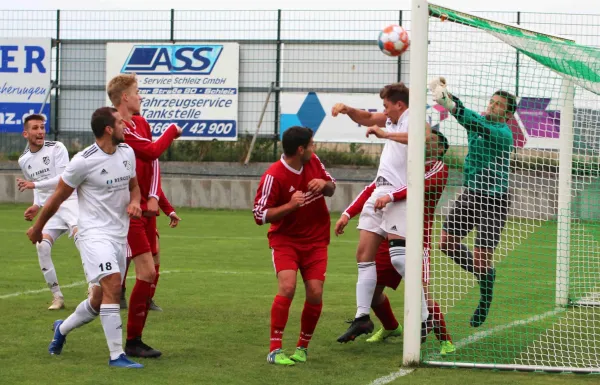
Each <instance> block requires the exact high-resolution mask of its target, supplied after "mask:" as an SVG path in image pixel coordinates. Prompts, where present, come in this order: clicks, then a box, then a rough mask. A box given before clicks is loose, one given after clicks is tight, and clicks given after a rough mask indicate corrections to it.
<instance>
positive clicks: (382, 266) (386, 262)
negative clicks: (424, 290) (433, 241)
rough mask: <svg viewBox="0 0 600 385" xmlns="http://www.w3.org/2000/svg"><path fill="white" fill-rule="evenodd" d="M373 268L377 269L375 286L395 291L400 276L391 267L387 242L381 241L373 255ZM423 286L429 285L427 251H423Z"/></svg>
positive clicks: (400, 278)
mask: <svg viewBox="0 0 600 385" xmlns="http://www.w3.org/2000/svg"><path fill="white" fill-rule="evenodd" d="M375 267H376V269H377V285H380V286H386V287H389V288H392V289H394V290H396V289H397V288H398V285H399V284H400V281H402V276H401V275H400V273H398V271H397V270H396V268H395V267H394V265H392V259H391V258H390V252H389V246H388V243H387V241H383V242H382V243H381V245H380V246H379V249H378V250H377V254H376V255H375ZM422 279H423V284H424V285H427V284H428V283H429V249H428V248H425V249H423V275H422Z"/></svg>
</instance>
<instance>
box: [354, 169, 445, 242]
mask: <svg viewBox="0 0 600 385" xmlns="http://www.w3.org/2000/svg"><path fill="white" fill-rule="evenodd" d="M447 182H448V166H447V165H446V164H444V162H442V161H441V160H440V161H428V162H427V163H425V207H424V218H423V230H424V231H423V234H424V235H423V247H426V248H430V246H431V245H430V244H431V228H432V225H433V218H434V216H435V208H436V207H437V204H438V202H439V200H440V197H441V196H442V193H443V192H444V188H445V187H446V184H447ZM373 191H375V182H373V183H371V184H370V185H368V186H367V187H365V189H364V190H363V191H362V192H361V193H360V194H359V195H358V196H357V197H356V199H354V201H353V202H352V203H351V204H350V206H348V208H347V209H346V211H344V214H346V215H347V216H348V217H350V218H352V217H354V216H356V215H358V214H360V212H361V211H362V208H363V206H364V205H365V203H366V202H367V200H369V197H370V196H371V194H373ZM406 192H407V188H406V186H402V187H400V188H399V189H397V190H394V191H392V192H391V193H390V194H389V195H390V197H391V198H392V202H395V201H399V200H402V199H406Z"/></svg>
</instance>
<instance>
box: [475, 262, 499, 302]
mask: <svg viewBox="0 0 600 385" xmlns="http://www.w3.org/2000/svg"><path fill="white" fill-rule="evenodd" d="M495 281H496V269H494V268H491V269H488V271H487V272H486V273H485V274H481V275H480V276H479V292H480V293H481V301H482V302H484V303H486V304H487V306H489V305H490V304H491V303H492V298H493V296H494V282H495Z"/></svg>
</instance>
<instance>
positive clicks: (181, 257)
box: [0, 205, 600, 385]
mask: <svg viewBox="0 0 600 385" xmlns="http://www.w3.org/2000/svg"><path fill="white" fill-rule="evenodd" d="M24 209H25V207H24V206H14V205H2V206H0V218H1V221H0V241H1V242H2V244H3V245H4V246H3V247H2V250H1V251H0V256H1V257H0V262H1V263H2V267H3V268H2V269H1V270H0V314H2V316H1V317H0V342H1V344H0V383H2V384H40V383H52V384H53V385H57V384H63V383H65V384H97V383H102V384H113V383H132V382H135V383H144V384H188V383H199V384H275V383H281V384H283V383H286V384H290V383H297V384H365V385H366V384H371V383H375V384H383V383H386V382H385V379H382V378H381V377H384V376H388V375H390V374H391V373H394V375H393V376H392V377H389V378H388V379H392V378H395V377H396V376H397V375H398V374H399V373H398V370H399V369H400V367H399V364H400V362H401V356H402V339H401V338H399V339H397V340H394V341H390V342H387V343H384V344H380V345H372V344H368V343H365V342H364V339H362V340H357V341H356V342H354V343H350V344H346V345H340V344H338V343H337V342H335V339H336V338H337V336H338V335H339V334H341V332H343V331H344V330H345V328H346V327H347V325H346V324H345V323H344V321H345V320H346V319H348V318H351V317H352V316H353V315H354V311H355V299H354V298H355V282H356V264H355V260H354V251H355V247H356V239H357V234H356V233H355V232H354V231H349V232H347V234H346V235H345V236H344V238H342V239H333V240H332V244H331V247H330V251H329V255H330V262H329V267H328V273H327V282H326V285H325V295H324V308H323V314H322V317H321V321H320V323H319V326H318V327H317V330H316V333H315V337H314V339H313V342H312V343H311V348H310V355H309V362H308V363H306V364H304V365H296V366H295V367H288V368H280V367H274V366H271V365H268V364H267V363H266V354H267V353H268V340H269V313H270V306H271V302H272V299H273V296H274V294H275V290H276V280H275V277H274V275H273V271H272V269H273V268H272V263H271V256H270V252H269V250H268V248H267V241H266V237H265V233H266V230H267V228H266V227H258V226H256V225H255V224H254V221H253V218H252V214H251V213H250V212H245V211H203V210H181V212H180V215H181V216H182V218H183V221H182V223H181V225H180V227H179V228H177V229H169V228H168V227H167V226H166V225H167V220H166V218H165V217H164V216H161V217H160V218H159V227H160V230H161V251H162V253H161V254H162V263H161V270H162V271H163V274H162V276H161V279H160V282H159V285H158V290H157V294H156V297H155V299H156V302H157V303H158V304H159V305H161V306H162V307H163V308H164V310H165V311H164V312H162V313H156V312H152V313H151V314H150V316H149V319H148V323H147V328H146V331H145V333H144V337H145V338H144V339H145V341H147V342H148V343H149V344H150V345H152V346H155V347H156V348H158V349H160V350H162V351H163V356H162V357H161V358H160V359H158V360H145V361H143V363H144V364H146V368H145V369H143V370H141V371H125V370H115V369H112V370H111V369H109V368H108V366H107V359H108V357H107V356H108V352H107V347H106V342H105V340H104V336H103V333H102V328H101V325H100V323H99V321H94V322H93V323H91V324H89V325H87V326H84V327H83V328H81V329H78V330H75V331H73V332H72V334H70V335H69V337H68V339H67V344H66V345H65V348H64V350H63V354H62V355H60V356H49V355H48V353H47V350H46V349H47V346H48V343H49V341H50V339H51V336H52V334H51V332H50V326H51V324H52V322H53V321H54V320H55V319H58V318H65V317H67V316H68V315H69V314H70V312H71V311H72V310H73V309H74V307H75V306H76V305H77V304H78V303H79V302H80V301H81V300H82V299H83V298H84V297H85V295H86V288H87V285H86V284H85V283H84V282H83V279H84V277H83V273H82V269H81V262H80V259H79V256H78V254H77V251H76V249H75V247H74V246H73V244H72V242H71V240H69V239H60V240H59V241H58V242H57V244H56V246H55V247H54V250H53V256H54V263H55V266H56V269H57V272H58V276H59V280H60V283H61V286H62V287H63V293H64V294H65V298H66V301H67V307H68V308H67V309H66V310H64V311H60V312H49V311H48V310H46V308H47V307H48V305H49V302H50V294H49V292H47V291H44V290H43V289H44V282H43V279H42V275H41V273H40V271H39V265H38V262H37V257H36V255H35V249H34V247H33V246H32V245H31V244H30V243H29V241H28V240H27V237H26V236H25V231H26V229H27V227H28V223H26V222H25V221H23V219H22V213H23V210H24ZM333 217H334V218H337V217H336V216H335V215H333ZM511 226H512V227H511ZM517 226H523V224H520V225H517V224H514V223H513V224H510V226H509V228H508V229H507V234H509V235H510V232H511V231H516V230H515V227H517ZM552 231H555V225H553V224H551V223H550V224H548V225H544V226H542V227H540V228H538V229H537V230H536V231H533V230H532V231H531V232H530V234H529V237H528V238H527V239H524V240H522V242H519V244H518V245H517V244H513V245H510V246H511V247H510V249H511V250H512V251H508V252H507V257H506V258H505V260H504V261H503V262H502V263H501V264H499V265H498V266H499V268H498V272H499V278H498V286H497V293H498V294H497V296H496V298H495V302H494V307H493V309H492V313H491V314H490V319H489V320H488V322H487V323H486V324H485V325H484V326H483V327H482V328H481V329H482V331H483V332H485V331H487V332H488V334H480V335H479V337H477V338H476V339H474V338H473V335H475V334H476V332H480V331H479V330H477V331H474V330H473V329H471V328H469V327H468V316H469V315H470V314H471V312H472V311H473V308H474V306H475V304H476V300H477V298H478V297H477V295H478V294H477V287H475V286H473V282H472V279H471V278H470V277H469V276H468V275H467V274H464V273H461V272H460V271H459V270H458V269H457V268H456V267H455V266H453V265H452V264H449V263H446V262H447V261H446V260H445V259H442V257H440V256H439V255H438V254H435V255H434V257H433V258H434V278H433V284H434V288H435V289H434V292H435V293H436V296H438V297H441V296H442V294H443V293H444V292H445V293H446V294H444V295H445V296H444V297H442V298H440V299H441V300H442V301H441V302H442V305H443V306H444V307H445V308H446V309H447V310H448V316H447V319H448V323H449V327H450V332H451V333H452V334H453V337H454V341H455V342H456V343H457V345H458V346H460V347H461V349H459V351H458V352H457V355H456V359H457V360H460V361H469V360H472V359H477V360H479V362H485V361H486V359H490V360H494V361H490V362H509V363H514V362H515V360H525V359H526V358H531V357H532V356H531V354H527V351H528V347H530V346H532V345H531V344H532V343H533V342H534V341H536V340H540V338H542V337H543V336H544V335H545V334H547V335H548V338H551V337H552V336H551V332H550V333H545V330H546V329H547V328H548V327H552V325H553V324H556V325H561V323H560V322H561V319H562V320H564V319H568V317H566V316H565V315H566V314H568V313H569V311H567V312H564V313H556V314H552V315H550V316H547V317H546V318H544V319H543V320H541V321H539V322H532V323H530V324H528V325H517V324H515V325H513V326H514V327H513V326H511V323H514V322H515V321H518V320H523V319H527V318H530V317H532V316H536V315H540V314H543V313H546V312H548V311H552V310H553V309H554V308H553V306H552V304H553V298H554V297H553V291H554V275H553V274H554V273H553V260H552V259H551V258H547V259H545V260H544V259H543V258H542V257H540V259H535V260H531V255H532V250H534V249H537V250H538V251H539V250H542V249H543V248H544V247H546V248H550V249H547V250H545V251H544V253H542V254H541V255H544V254H547V255H552V253H553V252H554V253H555V250H554V251H553V250H551V249H552V247H553V246H552V244H549V243H548V242H549V241H548V239H551V238H548V237H551V235H552ZM596 235H599V234H596ZM599 236H600V235H599ZM506 238H508V237H506ZM548 244H549V246H548ZM519 260H528V261H530V262H529V263H527V264H525V265H523V264H519V263H518V261H519ZM544 261H545V262H544ZM544 263H545V265H544ZM436 266H439V267H440V269H438V270H439V271H436ZM448 277H454V278H453V284H452V285H449V282H448ZM132 283H133V281H132V280H131V279H130V280H129V281H128V286H129V287H130V288H131V287H132ZM520 292H526V293H527V296H530V297H531V299H528V300H524V301H516V300H515V293H517V294H516V295H518V296H519V298H522V297H523V295H521V294H518V293H520ZM303 297H304V294H303V290H302V288H301V287H299V290H298V293H297V296H296V299H295V300H294V303H293V305H292V310H291V312H290V320H289V323H288V327H287V329H286V335H285V339H284V348H285V349H286V350H287V351H288V352H289V351H291V350H292V349H293V347H294V346H295V343H296V340H297V337H298V332H299V319H300V312H301V309H302V303H303ZM528 298H529V297H528ZM535 298H537V300H535V301H534V299H535ZM390 299H391V301H392V305H393V306H394V308H395V309H396V314H397V316H398V318H399V319H400V320H401V319H402V313H403V310H402V309H403V290H402V286H401V288H400V289H399V290H398V292H391V294H390ZM126 316H127V313H126V312H122V317H123V320H125V319H126ZM592 319H596V320H597V319H598V318H597V317H596V318H594V317H592ZM567 324H568V322H566V323H565V325H566V326H565V327H566V328H567V334H568V332H569V325H571V328H577V325H572V324H569V325H567ZM502 327H504V328H505V329H502ZM596 330H597V329H596ZM534 331H537V332H534ZM572 331H573V330H571V332H572ZM575 331H576V330H575ZM554 340H555V341H556V340H557V339H554ZM515 341H519V342H515ZM558 341H560V340H558ZM424 349H425V350H424V355H425V358H426V359H431V360H435V359H439V357H436V355H435V352H436V351H437V343H436V342H435V339H434V337H433V336H430V337H429V340H428V342H427V343H426V345H425V347H424ZM538 351H539V352H538ZM486 352H487V354H488V355H489V357H486ZM535 354H541V355H543V354H546V355H549V354H552V352H548V351H544V349H543V348H540V349H536V353H535ZM592 359H593V358H592ZM596 359H597V358H596ZM374 381H375V382H374ZM377 381H378V382H377ZM598 381H600V378H599V377H598V376H578V375H573V374H563V375H551V374H539V373H538V374H534V373H515V372H499V371H487V370H470V369H440V368H432V367H426V366H424V367H419V368H416V369H415V370H414V371H413V372H411V373H410V374H408V375H406V376H402V377H398V378H396V379H395V380H393V382H391V383H393V384H401V383H410V384H436V383H438V384H471V383H485V384H507V383H521V384H559V383H560V384H564V383H568V384H575V383H586V384H587V383H589V384H597V383H598Z"/></svg>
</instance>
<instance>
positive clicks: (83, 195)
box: [27, 107, 143, 368]
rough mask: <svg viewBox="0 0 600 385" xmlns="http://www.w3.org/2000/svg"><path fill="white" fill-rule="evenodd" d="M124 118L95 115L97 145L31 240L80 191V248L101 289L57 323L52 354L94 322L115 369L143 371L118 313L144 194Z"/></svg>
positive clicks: (71, 172) (110, 111) (69, 175)
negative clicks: (127, 345) (131, 233)
mask: <svg viewBox="0 0 600 385" xmlns="http://www.w3.org/2000/svg"><path fill="white" fill-rule="evenodd" d="M123 127H124V123H123V118H122V117H121V115H120V114H119V113H118V112H117V110H116V109H114V108H111V107H103V108H99V109H97V110H96V111H95V112H94V114H93V115H92V131H93V132H94V136H95V137H96V143H95V144H93V145H91V146H90V147H88V148H86V149H85V150H83V151H81V152H80V153H78V154H77V155H75V156H74V157H73V160H71V162H70V163H69V164H68V165H67V168H66V169H65V171H64V172H63V174H62V175H61V177H60V180H59V182H58V186H57V187H56V191H55V192H54V194H52V196H51V197H50V198H49V199H48V201H47V202H46V206H45V207H44V210H43V211H42V213H41V214H40V217H39V218H38V220H37V222H36V223H35V224H34V225H33V227H31V228H30V229H29V231H28V232H27V235H28V236H29V239H30V240H31V241H32V242H34V243H35V242H39V241H40V240H41V239H42V229H43V227H44V225H45V224H46V222H48V220H49V219H50V218H51V217H52V216H53V215H54V213H55V212H56V211H57V210H58V208H59V206H60V205H61V203H62V202H64V201H65V200H66V199H68V198H69V196H70V195H71V194H72V193H73V191H74V190H75V189H77V194H78V197H79V221H78V227H79V231H78V233H77V235H76V236H75V245H76V246H77V248H78V249H79V253H80V254H81V259H82V261H83V268H84V270H85V275H86V277H87V280H88V282H90V283H93V284H96V285H95V286H94V287H93V289H92V295H91V296H90V297H88V298H87V299H86V300H85V301H83V302H81V303H80V304H79V306H77V309H75V312H74V313H73V314H71V315H70V316H69V317H68V318H67V319H66V320H64V321H62V320H57V321H56V322H54V325H53V330H54V338H53V340H52V342H51V343H50V346H49V347H48V351H49V352H50V354H60V353H61V352H62V348H63V345H64V343H65V340H66V335H67V334H68V333H69V332H70V331H72V330H73V329H75V328H78V327H80V326H82V325H84V324H86V323H89V322H91V321H92V320H94V319H95V318H96V317H97V316H98V314H100V321H101V323H102V327H103V329H104V334H105V336H106V340H107V342H108V350H109V351H110V360H109V365H110V366H116V367H127V368H141V367H143V366H142V365H140V364H138V363H135V362H133V361H130V360H129V359H128V358H127V357H126V356H125V353H124V352H123V326H122V322H121V314H120V313H119V307H120V306H119V299H120V296H121V280H122V278H123V273H124V272H125V258H126V257H127V232H128V230H129V218H130V217H137V218H139V217H140V216H141V214H142V210H141V208H140V198H141V194H140V189H139V186H138V183H137V178H136V173H135V155H134V153H133V150H132V149H131V148H130V147H129V146H128V145H126V144H124V143H123V141H124V140H125V138H124V134H123Z"/></svg>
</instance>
